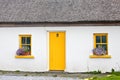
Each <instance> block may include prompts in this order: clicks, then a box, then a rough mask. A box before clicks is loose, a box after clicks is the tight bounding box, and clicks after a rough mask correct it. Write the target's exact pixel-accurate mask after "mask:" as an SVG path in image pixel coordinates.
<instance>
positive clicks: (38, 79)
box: [0, 75, 83, 80]
mask: <svg viewBox="0 0 120 80" xmlns="http://www.w3.org/2000/svg"><path fill="white" fill-rule="evenodd" d="M0 80H83V79H79V78H68V77H49V76H7V75H5V76H4V75H0Z"/></svg>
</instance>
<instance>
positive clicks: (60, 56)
mask: <svg viewBox="0 0 120 80" xmlns="http://www.w3.org/2000/svg"><path fill="white" fill-rule="evenodd" d="M49 52H50V62H49V63H50V64H49V69H50V70H64V69H65V32H49Z"/></svg>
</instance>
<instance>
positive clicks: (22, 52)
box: [16, 48, 24, 56]
mask: <svg viewBox="0 0 120 80" xmlns="http://www.w3.org/2000/svg"><path fill="white" fill-rule="evenodd" d="M16 55H19V56H20V55H24V49H23V48H19V49H18V50H17V51H16Z"/></svg>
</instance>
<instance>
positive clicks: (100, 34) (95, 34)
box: [93, 33, 108, 54]
mask: <svg viewBox="0 0 120 80" xmlns="http://www.w3.org/2000/svg"><path fill="white" fill-rule="evenodd" d="M93 35H94V36H93V39H94V42H93V43H94V44H93V45H94V48H96V44H106V45H107V54H108V33H94V34H93ZM96 36H106V40H107V41H106V43H102V42H101V41H100V43H96Z"/></svg>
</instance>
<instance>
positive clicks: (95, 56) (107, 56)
mask: <svg viewBox="0 0 120 80" xmlns="http://www.w3.org/2000/svg"><path fill="white" fill-rule="evenodd" d="M89 57H90V58H111V55H102V56H97V55H90V56H89Z"/></svg>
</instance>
